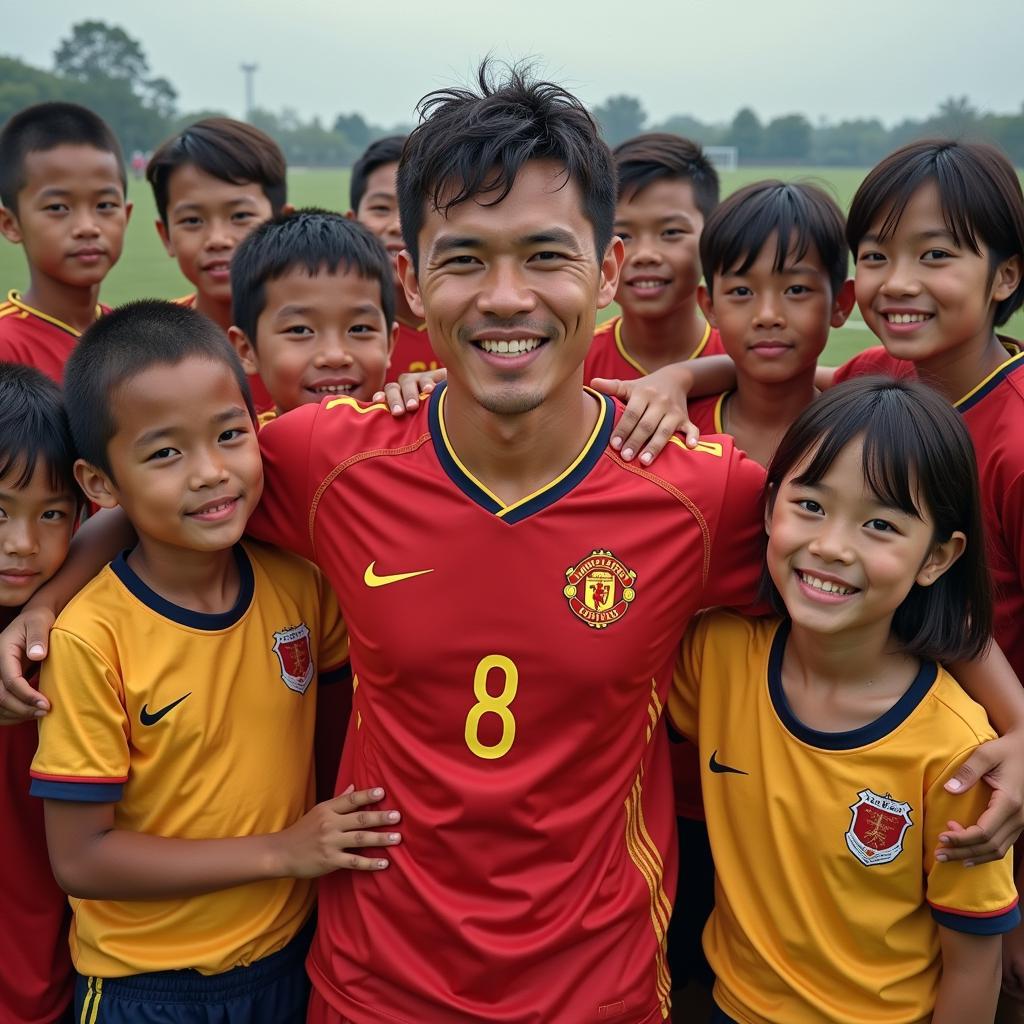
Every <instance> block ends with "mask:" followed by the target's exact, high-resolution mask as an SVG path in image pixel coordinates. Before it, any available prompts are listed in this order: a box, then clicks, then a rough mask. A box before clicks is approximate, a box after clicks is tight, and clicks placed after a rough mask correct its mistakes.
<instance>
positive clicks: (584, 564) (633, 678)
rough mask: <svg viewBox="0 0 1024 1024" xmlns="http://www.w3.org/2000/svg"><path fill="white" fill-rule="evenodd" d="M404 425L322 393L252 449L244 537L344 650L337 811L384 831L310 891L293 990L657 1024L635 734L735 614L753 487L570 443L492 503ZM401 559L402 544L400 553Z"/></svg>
mask: <svg viewBox="0 0 1024 1024" xmlns="http://www.w3.org/2000/svg"><path fill="white" fill-rule="evenodd" d="M445 395H446V390H445V388H444V387H441V388H439V389H438V390H436V391H435V392H434V393H433V395H432V396H431V398H430V400H429V401H428V402H427V403H425V404H424V405H423V407H422V408H421V409H420V411H419V412H418V413H416V414H414V415H411V416H405V417H401V418H398V419H395V418H393V417H392V416H391V415H390V413H389V412H388V411H387V408H386V407H385V406H384V405H372V406H365V405H360V404H358V403H356V402H354V401H352V400H351V399H347V398H341V399H332V400H327V401H325V402H324V403H323V404H321V405H319V406H305V407H302V408H299V409H296V410H294V411H292V412H289V413H287V414H285V415H284V416H281V417H279V418H278V419H277V420H275V421H274V422H272V423H270V424H268V425H267V426H266V427H264V429H263V430H262V431H261V432H260V446H261V448H262V450H263V454H264V463H265V467H266V486H265V488H264V494H263V500H262V502H261V505H260V507H259V508H258V509H257V511H256V513H255V515H254V516H253V518H252V519H251V520H250V524H249V525H250V529H251V530H252V532H253V533H255V535H256V536H258V537H262V538H264V539H267V540H270V541H273V542H275V543H279V544H282V545H284V546H286V547H288V548H291V549H292V550H294V551H296V552H298V553H300V554H302V555H304V556H305V557H306V558H310V559H312V560H314V561H316V562H317V563H318V564H319V566H320V567H321V569H322V570H323V571H324V572H325V573H326V575H327V577H328V579H329V581H330V583H331V584H332V586H333V587H334V590H335V593H336V594H337V595H338V598H339V601H340V602H341V606H342V608H343V612H344V615H345V619H346V622H347V623H348V627H349V631H350V637H351V663H352V669H353V674H354V683H353V685H354V688H355V692H354V697H353V707H352V711H353V715H352V720H351V724H350V727H349V733H348V736H347V737H346V741H345V750H344V754H343V758H342V764H341V769H340V771H339V775H338V783H337V788H338V790H339V791H340V790H341V789H344V788H345V787H346V786H347V785H349V784H350V783H352V784H354V785H355V786H356V787H357V788H362V787H365V786H370V785H379V786H383V787H384V789H385V791H386V792H387V799H386V805H387V806H393V807H395V808H397V809H399V810H400V811H401V812H402V815H403V819H402V825H401V829H402V844H401V846H399V847H396V848H395V849H393V850H389V851H388V856H389V859H390V860H391V867H390V868H388V870H386V871H382V872H379V873H372V874H364V873H361V872H349V871H339V872H335V873H334V874H331V875H328V876H327V877H325V878H324V879H322V880H321V883H320V890H319V892H320V902H319V911H318V914H319V918H318V921H319V923H318V933H317V937H316V939H315V941H314V946H313V950H312V952H311V954H310V960H309V968H310V974H311V977H312V979H313V983H314V985H315V986H316V987H317V989H318V990H319V992H320V993H321V994H322V995H323V997H324V998H325V999H326V1000H327V1001H328V1002H329V1003H330V1004H331V1005H332V1006H333V1007H334V1008H335V1010H336V1011H337V1012H338V1013H340V1014H341V1015H342V1016H343V1017H344V1018H347V1019H348V1020H350V1021H352V1022H353V1024H378V1022H379V1021H380V1020H381V1019H382V1015H386V1016H387V1019H388V1020H389V1021H393V1022H403V1024H422V1022H425V1021H429V1022H430V1024H470V1022H478V1021H481V1020H487V1021H490V1022H501V1024H537V1022H544V1024H578V1022H580V1021H585V1020H595V1021H596V1020H603V1019H606V1018H608V1019H612V1018H614V1019H615V1020H617V1021H621V1022H622V1024H641V1022H643V1024H648V1022H654V1021H662V1020H664V1019H667V1015H668V994H669V987H670V981H669V977H668V973H667V970H666V967H665V962H664V955H663V954H664V944H665V929H666V927H667V924H668V919H669V914H670V912H671V907H672V899H673V895H674V890H675V878H674V873H675V865H676V855H675V849H674V845H675V824H674V820H673V813H672V812H673V800H672V788H671V778H670V774H669V769H668V751H667V747H668V742H667V733H666V730H665V729H664V728H663V727H662V726H661V723H660V721H659V719H660V714H661V709H662V706H663V704H664V702H665V700H666V696H667V692H668V687H669V685H670V683H671V677H672V665H673V658H674V653H675V651H676V649H677V647H678V644H679V642H680V638H681V635H682V632H683V630H684V628H685V626H686V623H687V621H688V620H689V618H690V616H691V615H692V614H693V613H694V612H695V611H696V610H697V609H699V608H703V607H708V606H712V605H732V604H737V603H739V604H746V603H748V602H750V601H751V600H752V599H753V596H754V593H755V590H756V586H757V581H758V578H759V576H760V569H761V560H762V557H763V555H762V545H761V531H762V527H761V518H762V517H761V514H760V512H759V508H760V505H761V496H762V488H763V482H764V473H763V470H762V469H761V467H760V466H757V465H756V464H755V463H753V462H752V461H750V460H748V459H746V458H745V457H744V456H742V455H741V454H739V453H738V452H736V451H735V449H734V448H733V445H732V440H731V438H724V437H723V438H711V439H707V440H705V441H703V442H702V443H701V445H700V446H699V447H698V449H697V450H695V451H688V450H687V449H686V448H685V446H683V445H682V444H681V443H678V444H672V445H670V446H669V448H668V449H667V450H666V451H665V453H663V454H662V456H661V457H660V458H659V459H658V461H657V463H655V465H654V466H652V467H650V468H646V467H641V466H635V465H631V464H627V463H624V462H622V461H621V459H619V457H618V456H617V455H616V454H615V453H614V452H612V451H611V450H610V449H608V447H607V442H608V439H609V437H610V434H611V430H612V427H613V422H614V420H615V418H616V416H617V415H618V413H619V412H620V411H621V407H618V406H617V405H616V404H615V403H613V402H612V401H611V400H609V399H603V398H598V396H594V397H595V401H596V402H598V408H599V419H598V422H597V425H596V426H595V429H594V431H593V434H592V436H591V438H590V440H589V441H588V443H587V445H586V447H585V449H584V450H583V451H582V452H581V453H580V455H579V456H578V458H577V459H576V460H575V461H574V462H573V464H572V465H571V466H570V467H569V468H568V469H567V470H566V471H565V472H564V473H563V474H561V476H559V477H558V478H557V479H556V480H554V481H552V483H551V484H549V485H548V486H547V487H544V488H542V489H540V490H539V491H538V492H536V493H535V494H532V495H530V496H529V497H527V498H524V499H523V500H521V501H519V502H516V503H515V504H513V505H504V504H503V503H502V502H501V501H499V500H498V499H497V498H496V497H495V496H494V495H493V494H492V493H491V492H490V491H489V490H488V489H487V488H486V487H485V486H483V485H482V484H481V483H480V482H479V481H477V480H476V479H474V478H473V477H472V476H471V475H470V474H469V473H468V472H467V470H466V469H465V467H464V466H463V465H462V464H461V462H460V461H459V458H458V456H457V455H456V453H455V452H454V451H453V450H452V448H451V446H450V444H449V443H448V441H447V437H446V433H445V426H444V402H445ZM424 538H427V540H426V541H425V540H424Z"/></svg>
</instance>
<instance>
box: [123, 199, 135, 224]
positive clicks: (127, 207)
mask: <svg viewBox="0 0 1024 1024" xmlns="http://www.w3.org/2000/svg"><path fill="white" fill-rule="evenodd" d="M134 209H135V204H134V203H132V202H129V200H127V199H126V200H125V201H124V222H125V224H127V223H128V222H129V221H130V220H131V219H132V210H134Z"/></svg>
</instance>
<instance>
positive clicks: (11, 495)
mask: <svg viewBox="0 0 1024 1024" xmlns="http://www.w3.org/2000/svg"><path fill="white" fill-rule="evenodd" d="M21 470H22V467H20V466H17V465H15V466H12V467H11V469H10V470H9V471H8V472H7V473H6V474H5V475H4V476H3V477H0V607H4V608H18V607H20V606H21V605H23V604H24V603H25V602H26V601H27V600H28V599H29V597H31V596H32V594H33V593H34V592H35V591H36V590H37V589H38V588H39V587H41V586H42V585H43V584H44V583H45V582H46V581H47V580H48V579H50V577H51V576H53V574H54V573H55V572H56V571H57V570H58V569H59V568H60V567H61V564H62V563H63V562H64V558H65V556H66V555H67V553H68V546H69V545H70V543H71V534H72V531H73V530H74V525H75V513H76V512H77V508H78V506H77V504H76V502H75V497H74V495H73V494H72V493H71V491H70V490H69V489H67V488H64V487H58V486H55V484H54V482H53V480H52V479H51V474H50V473H49V471H48V470H47V468H46V467H45V466H44V465H42V463H37V464H36V467H35V470H34V471H33V473H32V476H31V478H30V479H29V481H28V483H27V484H21V481H20V477H21ZM19 484H21V485H20V486H19Z"/></svg>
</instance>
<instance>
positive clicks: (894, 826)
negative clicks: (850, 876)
mask: <svg viewBox="0 0 1024 1024" xmlns="http://www.w3.org/2000/svg"><path fill="white" fill-rule="evenodd" d="M857 796H858V798H859V799H858V800H857V802H856V803H855V804H851V805H850V810H851V811H852V812H853V817H852V818H851V820H850V827H849V829H847V832H846V845H847V846H848V847H849V848H850V853H852V854H853V855H854V857H856V858H857V860H859V861H860V862H861V864H866V865H867V866H868V867H873V866H874V865H875V864H888V863H889V862H890V861H892V860H895V859H896V858H897V857H898V856H899V855H900V854H901V853H902V852H903V837H904V836H905V835H906V833H907V829H908V828H910V826H911V825H913V824H914V823H913V822H912V821H911V820H910V812H911V811H912V810H913V808H912V807H911V806H910V804H907V803H903V802H902V801H900V800H893V798H892V796H891V795H890V794H889V793H886V794H885V796H879V795H878V794H877V793H875V792H873V791H872V790H870V789H862V790H861V791H860V792H859V793H858V794H857Z"/></svg>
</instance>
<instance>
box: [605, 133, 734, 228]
mask: <svg viewBox="0 0 1024 1024" xmlns="http://www.w3.org/2000/svg"><path fill="white" fill-rule="evenodd" d="M612 156H613V157H614V158H615V168H616V170H617V171H618V175H619V202H621V201H622V200H623V198H624V197H625V196H626V195H627V194H629V195H635V194H636V193H638V192H642V191H643V190H644V189H645V188H647V186H648V185H652V184H653V183H654V182H656V181H665V180H669V181H685V182H688V183H689V185H690V187H691V188H692V189H693V198H694V200H695V201H696V204H697V209H698V210H700V212H701V213H702V214H703V215H704V218H705V220H706V219H707V218H708V217H709V216H711V211H712V210H713V209H714V208H715V207H716V206H717V205H718V198H719V183H718V172H717V171H716V170H715V168H714V166H713V165H712V163H711V161H710V160H709V159H708V158H707V157H706V156H705V155H704V150H703V149H701V146H700V143H699V142H693V141H692V140H691V139H684V138H683V137H682V136H681V135H673V134H671V133H670V132H647V133H646V134H644V135H637V136H635V137H634V138H632V139H627V140H626V141H625V142H621V143H619V145H617V146H616V147H615V149H613V150H612Z"/></svg>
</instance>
